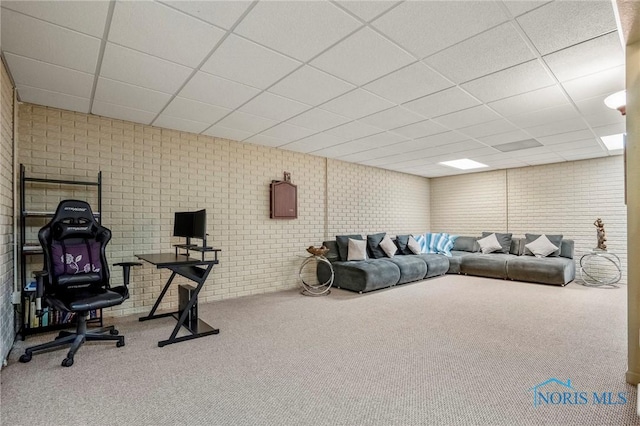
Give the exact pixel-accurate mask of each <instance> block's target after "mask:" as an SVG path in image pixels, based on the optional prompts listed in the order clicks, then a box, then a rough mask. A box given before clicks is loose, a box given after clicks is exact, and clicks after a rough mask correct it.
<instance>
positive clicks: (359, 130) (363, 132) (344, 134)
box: [327, 121, 382, 140]
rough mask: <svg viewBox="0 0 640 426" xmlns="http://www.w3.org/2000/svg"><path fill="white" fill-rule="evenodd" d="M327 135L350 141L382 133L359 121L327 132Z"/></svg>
mask: <svg viewBox="0 0 640 426" xmlns="http://www.w3.org/2000/svg"><path fill="white" fill-rule="evenodd" d="M327 133H329V134H331V135H335V136H339V137H341V138H343V139H344V140H352V139H359V138H363V137H365V136H370V135H374V134H376V133H382V130H380V129H379V128H377V127H373V126H370V125H369V124H366V123H363V122H361V121H352V122H351V123H347V124H343V125H342V126H338V127H335V128H333V129H331V130H327Z"/></svg>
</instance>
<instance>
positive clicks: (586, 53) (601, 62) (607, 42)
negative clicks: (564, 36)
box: [544, 32, 625, 81]
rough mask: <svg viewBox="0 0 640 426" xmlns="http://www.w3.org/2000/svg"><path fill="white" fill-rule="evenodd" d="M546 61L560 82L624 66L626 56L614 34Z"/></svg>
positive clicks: (572, 48) (580, 45)
mask: <svg viewBox="0 0 640 426" xmlns="http://www.w3.org/2000/svg"><path fill="white" fill-rule="evenodd" d="M544 61H545V62H546V63H547V65H548V66H549V68H551V72H553V74H554V75H555V76H556V78H557V79H558V80H559V81H566V80H571V79H574V78H578V77H582V76H585V75H589V74H594V73H596V72H599V71H604V70H606V69H609V68H612V67H613V66H617V65H624V63H625V56H624V51H623V50H622V46H621V45H620V38H619V37H618V33H617V32H613V33H609V34H607V35H604V36H601V37H598V38H595V39H593V40H589V41H586V42H584V43H580V44H577V45H575V46H572V47H569V48H566V49H563V50H560V51H558V52H555V53H552V54H550V55H547V56H545V57H544Z"/></svg>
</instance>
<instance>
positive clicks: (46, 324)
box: [17, 164, 102, 340]
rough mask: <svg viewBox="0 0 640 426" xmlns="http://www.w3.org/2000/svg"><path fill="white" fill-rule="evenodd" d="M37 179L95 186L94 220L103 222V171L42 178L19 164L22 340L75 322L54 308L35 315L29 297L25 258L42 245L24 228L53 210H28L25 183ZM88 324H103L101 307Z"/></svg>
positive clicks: (39, 251) (31, 293) (31, 296)
mask: <svg viewBox="0 0 640 426" xmlns="http://www.w3.org/2000/svg"><path fill="white" fill-rule="evenodd" d="M34 183H36V184H37V183H40V184H43V185H45V186H46V185H55V186H56V188H57V187H61V186H85V187H86V189H87V191H91V190H94V189H95V190H97V192H98V193H97V197H98V209H97V210H95V211H94V215H95V217H96V220H97V221H98V222H100V223H102V217H101V216H102V172H101V171H99V172H98V176H97V179H96V180H95V181H82V180H64V179H44V178H37V177H32V176H27V174H26V171H25V167H24V164H20V241H19V249H20V278H19V280H20V285H21V292H22V297H21V299H22V300H21V303H20V312H19V313H18V315H17V319H18V321H19V327H18V333H19V334H20V336H21V338H22V340H24V339H25V337H26V336H29V335H31V334H36V333H43V332H46V331H52V330H60V329H63V328H69V327H74V326H75V318H72V317H69V316H67V315H64V313H62V312H56V311H54V310H50V311H49V312H48V313H47V314H46V316H43V317H35V319H34V315H33V312H32V311H33V306H32V303H31V302H32V301H33V300H34V298H35V291H34V290H26V288H27V283H28V282H29V277H28V276H27V259H28V258H29V257H31V256H37V255H40V256H41V255H42V247H40V243H39V242H38V241H37V239H36V240H35V241H27V228H28V227H29V226H30V225H29V222H31V220H32V219H34V218H40V219H43V218H51V217H53V215H54V213H55V212H54V211H42V210H29V209H28V208H27V205H26V204H27V202H26V194H27V191H28V186H30V185H32V184H34ZM87 323H88V324H92V325H96V326H98V327H102V309H100V310H98V311H97V312H92V313H91V319H89V320H88V321H87Z"/></svg>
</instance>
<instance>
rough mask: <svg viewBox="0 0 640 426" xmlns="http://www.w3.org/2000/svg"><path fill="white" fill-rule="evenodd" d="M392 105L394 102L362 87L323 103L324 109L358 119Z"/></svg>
mask: <svg viewBox="0 0 640 426" xmlns="http://www.w3.org/2000/svg"><path fill="white" fill-rule="evenodd" d="M392 106H394V104H393V103H391V102H389V101H387V100H385V99H382V98H381V97H379V96H376V95H374V94H371V93H369V92H367V91H365V90H362V89H357V90H354V91H352V92H349V93H347V94H346V95H342V96H340V97H339V98H336V99H334V100H332V101H329V102H327V103H326V104H324V105H322V109H326V110H328V111H331V112H334V113H336V114H340V115H343V116H345V117H349V118H352V119H357V118H360V117H364V116H365V115H370V114H373V113H374V112H378V111H382V110H383V109H387V108H390V107H392Z"/></svg>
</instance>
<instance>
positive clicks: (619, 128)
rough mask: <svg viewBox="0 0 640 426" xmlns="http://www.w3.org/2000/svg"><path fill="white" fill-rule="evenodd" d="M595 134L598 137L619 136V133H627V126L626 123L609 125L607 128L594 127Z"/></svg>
mask: <svg viewBox="0 0 640 426" xmlns="http://www.w3.org/2000/svg"><path fill="white" fill-rule="evenodd" d="M593 132H594V133H595V134H596V136H609V135H617V134H619V133H626V132H627V129H626V124H625V123H617V124H609V125H606V126H600V127H594V128H593Z"/></svg>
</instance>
